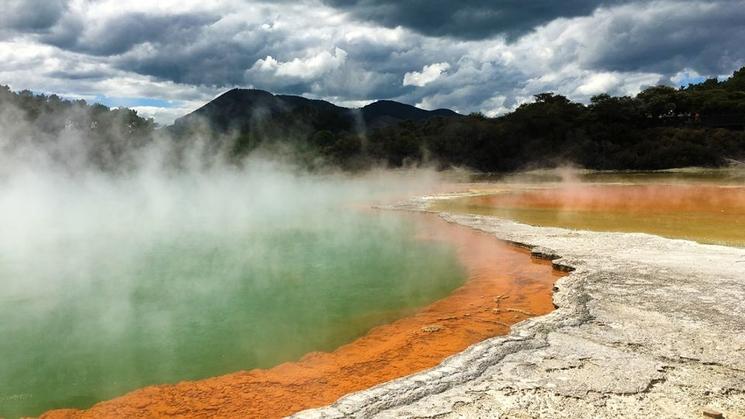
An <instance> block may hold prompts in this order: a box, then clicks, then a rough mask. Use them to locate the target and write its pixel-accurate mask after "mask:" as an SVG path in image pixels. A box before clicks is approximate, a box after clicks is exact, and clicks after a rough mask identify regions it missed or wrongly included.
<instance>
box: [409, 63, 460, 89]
mask: <svg viewBox="0 0 745 419" xmlns="http://www.w3.org/2000/svg"><path fill="white" fill-rule="evenodd" d="M449 68H450V64H448V63H435V64H430V65H425V66H424V67H423V68H422V71H410V72H408V73H406V74H404V82H403V85H404V86H419V87H422V86H426V85H428V84H429V83H432V82H433V81H435V80H437V79H439V78H440V76H441V75H442V74H443V73H444V72H446V71H447V70H448V69H449Z"/></svg>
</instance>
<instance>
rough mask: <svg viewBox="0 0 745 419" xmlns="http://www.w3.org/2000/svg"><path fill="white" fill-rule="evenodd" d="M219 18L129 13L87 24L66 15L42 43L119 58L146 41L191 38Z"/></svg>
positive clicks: (163, 41)
mask: <svg viewBox="0 0 745 419" xmlns="http://www.w3.org/2000/svg"><path fill="white" fill-rule="evenodd" d="M218 19H219V17H213V16H203V15H197V14H176V15H167V16H164V15H161V16H158V15H148V14H145V13H129V14H125V15H121V16H116V18H114V19H106V20H105V21H103V22H87V21H85V20H83V19H82V18H81V17H80V16H74V15H73V16H66V17H65V18H63V19H61V20H60V21H59V22H58V24H57V25H56V26H55V27H54V28H53V29H52V30H51V32H50V33H49V34H48V35H45V36H44V37H42V40H43V41H44V42H46V43H48V44H50V45H54V46H56V47H59V48H63V49H66V50H70V51H75V52H85V53H88V54H93V55H103V56H108V55H118V54H121V53H124V52H126V51H128V50H130V49H131V48H132V47H133V46H135V45H137V44H141V43H143V42H150V43H161V44H166V45H167V44H169V43H172V42H177V41H178V40H179V39H182V38H184V37H186V38H191V37H192V36H193V34H194V32H195V31H198V30H199V29H200V28H201V27H202V26H204V25H208V24H210V23H213V22H215V21H216V20H218Z"/></svg>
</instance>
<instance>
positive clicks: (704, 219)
mask: <svg viewBox="0 0 745 419" xmlns="http://www.w3.org/2000/svg"><path fill="white" fill-rule="evenodd" d="M738 173H742V172H739V171H735V172H726V171H724V172H722V171H703V172H690V173H688V174H683V175H681V174H677V175H676V176H670V175H669V174H666V173H662V174H659V173H655V174H649V175H647V176H645V175H642V174H617V173H614V174H594V175H589V174H588V175H586V176H585V177H584V179H594V182H592V183H587V182H581V181H577V178H575V179H574V180H573V181H571V182H565V183H550V184H540V183H537V184H520V185H516V184H503V185H500V188H501V190H499V191H498V192H495V193H493V194H485V195H476V196H469V197H463V198H456V199H451V200H445V201H438V202H436V203H435V204H433V207H434V209H437V210H440V211H453V212H464V213H472V214H482V215H495V216H499V217H505V218H510V219H514V220H517V221H520V222H523V223H527V224H532V225H539V226H555V227H566V228H573V229H586V230H596V231H621V232H644V233H651V234H657V235H661V236H665V237H671V238H682V239H689V240H695V241H699V242H703V243H713V244H726V245H736V246H745V186H742V185H743V182H742V181H739V180H738V179H740V178H738V177H737V175H736V174H738ZM600 180H602V182H613V183H601V182H600ZM489 185H490V186H489V187H491V188H492V189H494V188H495V186H496V185H495V184H489ZM485 186H486V185H482V187H485ZM489 187H485V189H489Z"/></svg>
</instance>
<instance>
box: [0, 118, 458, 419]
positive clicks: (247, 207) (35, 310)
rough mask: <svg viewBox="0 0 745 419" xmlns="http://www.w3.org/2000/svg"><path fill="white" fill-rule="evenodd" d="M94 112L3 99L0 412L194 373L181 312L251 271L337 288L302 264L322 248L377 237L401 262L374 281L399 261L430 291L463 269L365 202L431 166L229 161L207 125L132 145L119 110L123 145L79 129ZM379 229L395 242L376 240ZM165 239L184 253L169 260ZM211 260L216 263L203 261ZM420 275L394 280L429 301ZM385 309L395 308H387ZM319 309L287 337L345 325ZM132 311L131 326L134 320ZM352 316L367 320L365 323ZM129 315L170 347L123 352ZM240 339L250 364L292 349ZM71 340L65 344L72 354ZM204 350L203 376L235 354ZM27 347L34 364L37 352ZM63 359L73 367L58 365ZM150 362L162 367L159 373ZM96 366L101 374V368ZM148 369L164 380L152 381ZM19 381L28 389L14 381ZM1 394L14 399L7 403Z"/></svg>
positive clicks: (225, 298) (185, 315)
mask: <svg viewBox="0 0 745 419" xmlns="http://www.w3.org/2000/svg"><path fill="white" fill-rule="evenodd" d="M92 123H93V121H91V120H88V119H86V115H85V114H84V113H82V110H80V109H77V110H76V109H72V110H71V111H70V112H68V113H65V114H62V115H59V114H52V113H49V114H42V115H41V116H40V117H39V118H38V119H37V123H35V124H31V123H29V122H26V121H25V119H24V116H23V112H21V111H19V110H18V109H14V108H12V107H10V106H2V107H0V133H1V134H0V282H2V289H1V290H0V317H2V318H3V322H2V324H0V335H2V336H4V337H6V338H5V339H0V354H13V357H11V358H7V359H6V362H2V361H0V377H3V379H2V380H0V416H10V417H13V416H16V415H28V414H39V413H41V412H42V411H43V410H46V409H49V408H52V407H70V405H69V404H65V405H52V404H49V403H48V402H47V401H46V400H47V399H53V400H78V399H76V397H79V395H80V394H88V395H89V397H93V398H91V399H85V400H83V401H81V402H79V403H80V405H79V407H85V406H86V405H89V404H91V403H93V402H95V401H97V400H100V399H103V398H109V397H113V396H116V395H118V394H121V393H122V392H124V391H127V390H131V389H132V388H131V387H122V385H123V384H122V383H139V384H138V385H137V386H140V385H145V384H152V383H155V382H163V381H169V380H174V381H175V380H180V379H184V378H200V376H199V375H197V373H196V372H194V373H193V374H195V375H194V376H192V375H189V374H192V372H188V371H191V370H190V369H189V368H192V367H194V364H195V363H194V362H193V360H185V359H184V358H183V356H184V355H183V354H182V351H183V348H180V347H178V345H176V344H175V343H173V340H174V339H175V340H178V336H183V335H184V334H190V333H196V332H197V331H199V333H211V332H210V331H209V330H208V331H202V329H200V327H199V326H198V325H197V326H189V325H190V324H191V323H188V322H187V320H188V321H189V322H199V321H201V320H199V319H200V318H205V319H213V318H214V317H215V316H220V314H219V310H218V309H219V307H220V306H221V305H222V304H225V305H226V306H228V305H233V306H235V305H236V304H237V303H236V302H234V301H230V299H231V298H233V297H231V296H234V295H243V294H241V292H245V287H247V286H249V287H253V288H252V289H253V290H254V291H255V292H256V293H259V294H261V293H264V292H270V291H271V290H273V289H274V288H273V286H274V284H272V283H271V282H272V281H278V280H282V281H291V283H292V286H294V287H301V288H302V289H306V290H307V294H308V295H309V296H311V295H313V293H314V292H321V291H323V292H332V291H334V290H331V291H329V290H326V289H323V290H317V289H316V288H314V284H312V283H307V282H306V280H305V278H306V277H308V276H309V275H316V276H318V275H321V274H322V273H323V272H327V271H326V270H328V269H331V268H330V267H328V266H325V265H324V263H326V262H324V260H327V259H329V258H334V257H338V258H339V259H343V258H345V257H348V256H350V255H347V254H345V253H344V251H345V249H349V248H357V249H360V250H359V251H360V252H374V253H375V254H373V255H371V256H370V257H369V258H370V260H373V261H379V262H381V263H382V262H385V261H387V260H390V258H392V255H394V253H395V254H396V255H395V256H396V257H397V258H404V259H405V260H404V261H403V262H401V263H399V265H401V266H399V265H391V266H396V267H397V269H398V268H400V269H404V271H403V272H389V271H384V272H388V273H387V274H384V275H383V277H381V280H382V281H383V282H381V284H383V285H384V284H388V282H385V281H390V280H395V278H397V276H396V275H401V278H405V277H407V276H409V277H411V278H425V279H426V280H427V281H428V282H431V283H432V284H433V285H432V288H433V290H431V291H429V292H430V295H432V293H440V292H442V290H439V289H440V288H442V287H443V285H436V284H437V281H442V278H443V277H446V278H449V279H447V281H450V282H449V283H452V281H453V280H457V278H458V275H457V272H454V271H452V270H448V264H449V263H451V262H452V259H448V257H446V256H447V255H448V253H447V252H444V253H443V251H441V250H436V252H439V253H438V254H441V255H442V256H443V257H440V258H435V259H437V260H435V261H434V262H432V261H429V262H426V263H425V261H424V260H423V259H426V258H422V257H421V256H422V255H426V254H427V253H426V252H425V253H421V252H419V250H417V249H415V248H412V247H411V246H409V244H410V243H409V242H408V241H407V239H406V238H405V236H406V235H407V234H408V233H407V231H408V230H407V229H409V227H408V226H407V223H406V222H405V221H402V220H401V219H400V218H398V217H396V216H391V215H381V214H379V213H373V212H371V211H370V210H369V208H370V205H371V204H374V203H378V202H384V201H388V200H394V199H403V198H406V197H408V196H411V195H415V194H424V193H426V192H427V191H428V190H430V189H432V188H433V187H434V186H435V185H437V184H438V183H439V182H440V181H441V180H440V175H439V174H437V173H436V172H435V171H433V170H429V169H416V170H399V171H391V170H382V169H380V170H370V171H368V172H365V173H363V174H346V173H342V172H340V171H337V170H334V169H333V168H327V169H325V170H320V171H316V172H313V173H311V172H308V171H307V170H305V169H302V168H301V167H300V166H298V165H295V164H293V163H292V154H290V153H287V154H282V153H280V154H278V155H276V154H275V155H269V154H268V153H269V151H267V150H263V151H259V152H256V153H254V154H251V155H249V156H248V157H247V158H245V159H244V160H242V161H240V162H237V163H236V162H235V161H230V159H228V158H226V151H225V149H224V148H223V146H222V145H221V144H220V141H219V139H218V144H217V145H215V144H213V143H212V141H215V138H214V137H213V136H210V135H207V134H206V133H204V132H198V133H195V134H194V135H193V136H192V137H189V138H182V139H180V140H179V141H176V140H175V139H173V138H170V136H169V133H168V132H166V131H165V130H163V131H159V132H157V133H156V134H155V136H154V137H153V139H152V141H150V142H147V143H138V144H131V143H128V141H129V140H127V138H129V137H128V136H127V135H126V134H127V132H126V129H127V125H126V124H123V125H120V124H116V125H117V126H123V127H124V128H122V130H121V131H112V132H107V133H105V134H106V135H108V136H109V137H111V138H114V139H115V141H113V143H114V144H120V145H121V147H119V148H117V147H114V148H102V147H100V145H99V144H96V143H94V142H92V141H91V138H89V136H88V134H87V133H88V132H89V131H90V130H91V129H92V127H91V125H90V124H92ZM45 127H56V128H59V127H62V128H61V129H45ZM272 151H274V152H276V151H277V149H274V150H272ZM114 162H116V163H117V164H113V163H114ZM121 162H123V164H120V163H121ZM411 236H412V237H411V239H413V234H411ZM381 242H385V243H386V246H387V247H389V248H388V249H381V248H379V243H381ZM303 246H306V247H303ZM433 251H434V250H433ZM324 252H326V253H324ZM328 252H340V253H339V255H338V256H337V255H334V254H328ZM418 252H419V253H418ZM174 254H176V255H186V256H187V257H186V258H183V257H182V258H181V259H179V260H177V261H170V260H169V257H171V256H172V255H174ZM408 254H410V255H411V257H408V256H406V255H408ZM351 256H352V257H360V258H362V259H360V260H352V261H350V262H349V264H355V263H356V264H358V265H359V264H361V263H364V262H365V260H366V258H368V257H367V256H365V257H362V256H360V255H357V256H355V255H351ZM363 256H364V255H363ZM450 256H452V255H450ZM293 258H294V259H297V258H302V259H303V261H302V263H303V264H304V265H303V266H306V267H308V269H312V270H314V273H313V272H306V271H302V270H297V268H294V267H291V266H288V260H293ZM314 258H317V260H314ZM324 258H325V259H324ZM386 258H388V259H386ZM406 258H408V259H406ZM420 259H422V260H420ZM415 260H416V261H415ZM412 261H413V262H412ZM205 264H206V265H207V267H206V268H205V267H204V265H205ZM257 265H261V268H256V269H257V270H253V271H251V272H249V274H250V275H252V277H251V283H250V284H248V285H247V284H246V275H247V273H246V272H244V271H243V270H245V269H253V268H251V266H257ZM428 265H430V266H428ZM342 266H347V265H342ZM376 268H381V269H384V270H385V269H391V267H386V266H380V267H376ZM347 269H350V270H349V271H348V272H342V273H340V275H347V276H350V278H349V279H350V280H356V279H355V278H354V277H353V275H354V274H355V271H354V270H351V268H347ZM360 269H364V268H363V267H360ZM407 269H408V271H407ZM205 272H211V273H212V275H213V276H205ZM393 273H395V275H393ZM331 274H333V272H328V275H331ZM438 275H440V278H439V279H437V278H436V276H438ZM141 277H147V278H150V279H149V280H151V281H171V280H173V285H172V287H173V289H172V290H171V291H170V292H169V294H166V295H162V294H154V295H151V294H150V290H151V288H152V287H155V286H156V284H154V283H147V282H145V283H143V281H141V280H138V279H137V278H141ZM174 278H176V279H180V280H174ZM370 278H372V277H371V276H369V275H368V279H370ZM417 281H419V279H417ZM447 281H445V282H446V283H447ZM368 282H369V281H368ZM418 284H419V285H417V283H416V282H413V283H412V285H411V287H410V289H406V286H405V284H403V285H402V284H398V285H396V287H398V288H397V289H398V291H397V292H399V294H400V295H398V294H397V295H398V296H397V297H396V298H400V299H402V301H404V300H406V299H410V300H411V304H414V305H416V304H422V303H424V302H426V301H423V300H422V299H423V298H426V297H425V295H426V293H423V292H422V290H421V285H422V284H421V281H420V282H419V283H418ZM438 287H439V288H438ZM442 289H443V290H446V288H442ZM268 290H269V291H268ZM271 292H274V291H271ZM334 292H336V291H334ZM170 295H173V296H174V297H173V298H171V297H170ZM262 295H263V294H262ZM339 295H340V296H343V295H345V294H344V293H340V294H339ZM202 297H204V298H205V299H207V300H209V301H210V302H211V304H213V305H214V306H215V309H214V310H215V311H209V310H208V309H205V308H204V307H203V306H201V307H202V308H201V309H200V310H206V311H205V312H198V313H194V312H192V310H191V309H190V304H192V303H193V302H194V301H199V302H200V304H203V303H204V300H201V298H202ZM80 298H84V299H87V300H88V301H86V302H81V301H80ZM180 298H183V299H184V301H181V300H179V299H180ZM430 298H431V297H430ZM143 299H144V300H143ZM148 299H155V300H154V301H152V302H150V300H148ZM365 299H366V301H367V300H369V303H370V304H372V305H371V306H370V307H367V308H365V310H368V311H369V313H368V319H367V320H365V321H366V322H371V321H372V322H373V324H374V322H375V321H381V320H383V319H385V318H387V317H385V316H390V315H391V314H390V313H394V312H395V310H393V309H394V307H387V308H386V307H374V304H373V303H379V302H376V300H375V298H374V296H372V295H369V296H366V297H365ZM342 300H343V299H342ZM143 301H145V302H147V303H148V304H153V305H154V308H153V309H152V312H151V313H150V314H149V317H147V318H141V316H142V312H138V311H137V305H138V304H142V302H143ZM282 301H285V300H283V299H282V298H279V299H276V298H275V299H267V300H266V303H262V304H269V305H271V304H276V305H278V306H279V307H280V308H281V304H282ZM342 302H343V301H342ZM309 303H312V302H309ZM398 304H402V303H401V302H399V303H398ZM403 305H405V304H403ZM166 307H168V308H166ZM296 309H297V308H296ZM385 309H388V310H391V311H390V313H389V314H385V313H386V312H385ZM169 310H170V311H169ZM245 310H255V311H256V313H255V314H256V316H260V315H262V314H261V313H262V310H263V311H265V312H268V313H274V314H270V315H276V313H277V310H278V309H275V308H273V307H271V306H267V305H257V306H255V307H246V308H245ZM375 310H378V311H377V312H376V311H375ZM314 313H316V314H315V315H316V317H312V318H309V319H305V320H304V321H306V322H310V321H313V322H315V323H314V324H315V326H317V330H315V331H302V332H300V331H297V330H295V329H293V327H295V326H293V325H292V324H290V322H289V321H286V322H284V326H282V327H284V328H287V330H288V332H287V335H288V336H290V337H292V338H294V339H300V340H307V341H308V342H307V345H306V346H307V347H306V346H301V345H298V347H302V348H305V349H307V350H318V349H331V348H328V347H326V346H325V345H328V344H329V343H334V344H340V343H343V342H344V341H347V340H348V339H350V338H351V337H353V335H344V334H339V335H338V336H337V335H329V334H330V333H331V332H330V331H329V330H331V329H330V328H325V326H326V325H327V324H330V323H332V322H337V323H338V322H339V321H338V319H335V318H334V317H333V315H332V314H331V313H329V314H324V315H319V314H318V312H317V311H316V312H314ZM309 315H310V314H309ZM319 316H320V317H319ZM184 319H187V320H184ZM205 321H208V320H205ZM213 321H214V322H215V323H214V324H217V325H224V327H226V328H236V327H244V326H245V325H240V324H233V323H231V320H230V319H222V318H219V321H218V320H214V319H213ZM137 322H140V325H139V326H137V327H133V326H132V325H133V324H135V323H137ZM184 322H187V323H184ZM360 324H361V325H360V326H359V327H362V328H363V330H364V327H370V324H367V323H365V322H361V323H360ZM365 325H367V326H365ZM191 327H193V330H192V329H191ZM305 327H306V329H307V328H308V327H307V326H305ZM184 328H187V329H184ZM132 330H142V333H146V334H148V335H149V336H151V337H150V338H148V339H145V340H146V341H147V342H148V344H151V345H155V346H148V347H144V348H143V349H142V351H144V352H145V353H157V354H159V355H160V357H161V359H163V360H164V361H163V362H162V364H160V365H158V366H157V367H153V366H151V367H148V368H151V369H154V370H153V371H150V370H148V371H143V370H142V368H141V366H140V365H139V363H140V362H141V360H139V359H138V358H137V355H136V354H128V353H122V352H121V350H119V349H117V348H116V347H115V346H116V342H121V340H122V339H127V340H129V341H137V339H138V337H137V336H136V335H134V336H132V335H130V334H131V333H133V332H132ZM50 331H52V332H53V333H50ZM218 332H219V333H221V336H226V335H227V336H228V338H230V331H229V330H222V329H219V328H217V329H215V332H214V333H218ZM358 332H359V331H357V332H355V333H358ZM153 335H155V336H157V338H152V336H153ZM8 336H10V338H7V337H8ZM91 336H95V338H94V339H95V341H94V342H84V340H86V339H91ZM50 339H51V340H50ZM205 339H207V337H205ZM236 339H237V337H236ZM288 339H290V338H289V337H288ZM207 340H209V339H207ZM143 344H144V343H143ZM29 345H35V346H33V347H30V346H29ZM46 345H60V347H61V348H63V349H60V351H59V352H54V353H55V354H56V355H55V360H54V362H51V361H48V360H46V359H45V358H44V357H43V356H41V355H39V356H37V354H38V353H39V352H44V351H52V350H53V349H52V348H47V347H44V346H46ZM112 345H113V346H112ZM235 345H238V346H240V348H238V349H240V351H237V352H239V353H240V356H241V357H242V358H240V359H242V360H244V361H245V362H247V364H246V367H251V366H257V365H258V366H265V367H266V366H271V365H272V363H273V362H276V361H277V359H280V360H290V359H293V358H297V357H298V356H300V355H301V354H299V353H296V352H292V350H290V349H289V348H290V347H291V346H292V345H290V344H289V343H288V344H287V345H286V347H287V348H288V349H284V350H285V351H286V353H285V352H282V350H278V349H276V343H275V348H274V349H272V350H268V349H267V348H266V347H265V346H260V345H259V342H248V343H246V342H240V341H236V342H235ZM70 348H72V349H70ZM197 349H198V348H197ZM117 350H119V351H120V352H117ZM295 350H297V349H295ZM66 351H74V352H75V354H76V355H75V356H77V357H79V358H80V359H79V360H78V359H77V358H75V357H72V355H70V353H68V352H66ZM112 354H118V355H112ZM117 357H120V358H122V359H118V358H117ZM128 357H131V359H129V358H128ZM112 358H113V360H112ZM207 358H209V357H205V359H201V360H200V362H203V363H205V365H207V364H209V365H208V367H207V368H212V369H211V370H210V371H212V372H211V374H213V375H214V374H219V373H222V372H228V371H233V370H235V369H236V367H235V364H231V362H233V363H235V362H236V360H235V359H232V358H225V359H223V358H221V357H214V359H212V358H209V359H207ZM39 360H42V361H39ZM37 362H42V363H43V365H35V364H36V363H37ZM110 362H117V363H119V364H125V365H130V367H128V368H126V369H124V370H122V369H121V368H119V369H117V370H116V371H117V373H118V374H128V375H131V377H130V376H125V377H121V376H118V377H111V376H106V375H105V373H101V371H100V370H103V368H99V369H98V370H97V367H96V366H97V365H103V364H106V363H110ZM210 363H211V364H210ZM231 365H232V366H231ZM73 366H74V370H65V368H73ZM160 369H162V370H163V371H161V372H158V370H160ZM47 371H49V374H53V375H54V376H51V375H50V376H49V377H44V378H43V379H42V381H38V379H37V378H34V377H35V374H38V373H42V374H43V373H46V372H47ZM174 372H177V373H174ZM99 373H101V374H104V375H96V374H99ZM148 374H151V375H148ZM153 374H154V375H157V376H158V377H161V378H159V380H161V379H162V381H153V379H152V375H153ZM158 374H160V375H158ZM169 374H170V375H169ZM179 374H182V375H179ZM183 374H186V376H184V375H183ZM138 375H143V377H144V378H142V377H139V376H138ZM162 377H166V378H162ZM168 377H171V378H168ZM40 382H42V383H44V382H46V383H50V384H49V386H50V389H49V394H39V393H38V392H40V391H41V390H39V388H37V387H34V386H39V385H41V384H39V383H40ZM34 383H36V384H34ZM26 385H28V388H25V387H23V386H26ZM76 386H81V387H76ZM51 387H53V388H51ZM90 388H97V389H100V393H99V394H98V395H94V396H90V393H86V391H90ZM34 391H36V392H37V393H34ZM52 393H54V394H52ZM3 400H5V401H7V400H13V402H12V403H5V404H4V403H3V402H2V401H3ZM13 403H15V405H14V404H13ZM45 403H46V404H45ZM29 409H31V410H29Z"/></svg>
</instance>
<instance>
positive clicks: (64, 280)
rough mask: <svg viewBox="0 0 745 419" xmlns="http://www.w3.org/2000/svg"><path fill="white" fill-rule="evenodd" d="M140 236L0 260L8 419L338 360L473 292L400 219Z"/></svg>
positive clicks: (68, 236) (78, 239)
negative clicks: (395, 325) (409, 317)
mask: <svg viewBox="0 0 745 419" xmlns="http://www.w3.org/2000/svg"><path fill="white" fill-rule="evenodd" d="M300 212H301V213H302V211H300ZM259 221H261V220H259ZM161 224H162V223H161ZM136 227H137V226H136V224H127V227H126V228H110V229H102V230H100V231H98V230H91V229H86V230H84V231H82V232H79V231H77V230H75V229H66V230H65V232H64V234H61V235H60V234H57V235H53V236H50V237H48V238H36V239H34V240H33V241H32V242H31V244H28V243H18V247H17V248H15V247H8V249H14V251H6V252H5V253H3V254H0V283H2V284H3V286H2V289H0V319H2V321H1V322H0V417H8V418H12V417H17V416H21V415H38V414H40V413H42V412H44V411H46V410H48V409H52V408H62V407H79V408H81V407H87V406H90V405H92V404H94V403H95V402H97V401H100V400H104V399H108V398H112V397H115V396H117V395H121V394H123V393H125V392H127V391H129V390H133V389H136V388H139V387H142V386H145V385H149V384H157V383H173V382H177V381H180V380H188V379H199V378H205V377H210V376H215V375H219V374H223V373H228V372H233V371H237V370H241V369H251V368H257V367H271V366H274V365H277V364H279V363H281V362H284V361H290V360H296V359H298V358H300V357H301V356H302V355H303V354H305V353H308V352H311V351H319V350H321V351H322V350H331V349H334V348H336V347H338V346H340V345H341V344H343V343H346V342H349V341H351V340H353V339H354V338H356V337H358V336H360V335H362V334H364V333H365V332H366V331H367V330H369V329H370V328H371V327H373V326H375V325H378V324H381V323H384V322H388V321H391V320H393V319H396V318H400V317H402V316H405V315H406V314H408V313H410V312H412V311H413V310H415V309H416V308H418V307H421V306H423V305H426V304H427V303H429V302H431V301H434V300H436V299H439V298H442V297H444V296H446V295H447V294H448V293H449V292H451V291H452V290H453V289H454V288H456V287H458V286H459V285H460V284H461V283H462V282H463V281H464V279H465V274H464V272H463V271H462V268H461V267H460V265H459V264H458V261H457V259H456V256H455V254H454V251H453V249H452V248H451V247H449V245H447V244H445V243H441V242H432V241H423V240H418V239H416V238H415V235H416V232H415V231H414V227H413V226H412V225H411V220H410V219H408V218H401V217H400V216H398V215H396V214H389V213H377V212H376V213H360V212H357V211H353V210H342V209H339V208H334V209H333V210H332V209H329V210H328V213H326V214H323V215H322V216H316V217H312V216H311V217H307V216H305V217H304V216H298V217H294V218H288V219H285V220H282V219H272V221H271V222H250V223H237V224H236V225H235V226H234V227H231V228H215V226H214V225H212V226H207V227H204V228H201V227H200V226H199V224H198V223H194V224H192V225H190V226H187V227H183V228H172V227H170V226H169V227H168V228H165V229H163V230H157V229H156V230H155V231H153V229H149V230H148V229H146V230H147V234H144V233H143V234H138V233H137V228H136ZM6 250H7V249H6Z"/></svg>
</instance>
